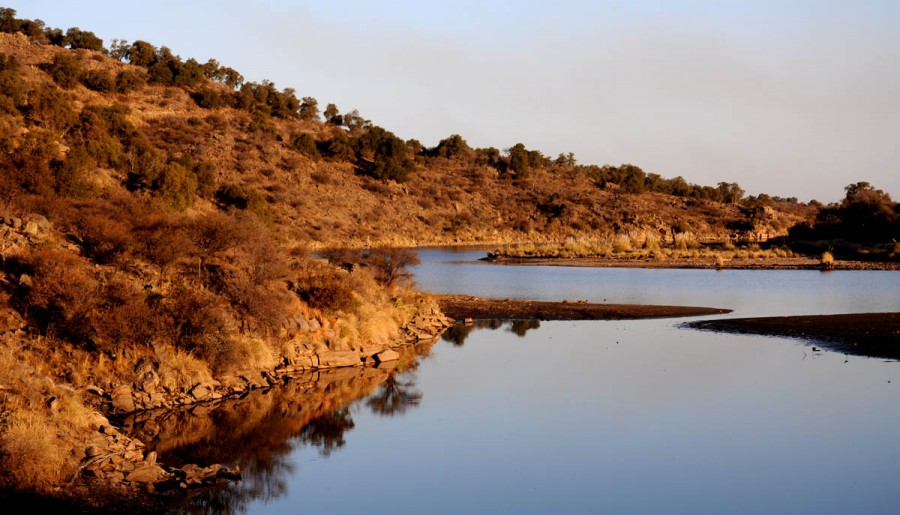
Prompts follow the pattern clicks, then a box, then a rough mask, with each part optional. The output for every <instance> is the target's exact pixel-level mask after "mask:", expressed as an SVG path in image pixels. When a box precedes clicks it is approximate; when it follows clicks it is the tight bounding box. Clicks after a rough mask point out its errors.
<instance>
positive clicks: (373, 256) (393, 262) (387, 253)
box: [366, 247, 419, 287]
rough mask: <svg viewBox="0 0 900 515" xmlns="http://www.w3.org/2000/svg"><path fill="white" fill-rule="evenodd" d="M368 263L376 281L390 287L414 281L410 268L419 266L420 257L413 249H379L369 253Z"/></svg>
mask: <svg viewBox="0 0 900 515" xmlns="http://www.w3.org/2000/svg"><path fill="white" fill-rule="evenodd" d="M366 263H367V264H368V265H369V266H370V267H371V268H372V271H373V273H374V275H375V279H376V280H377V281H378V282H380V283H381V284H383V285H385V286H387V287H390V286H393V285H394V284H397V283H409V282H410V281H411V280H412V272H411V271H410V270H409V267H411V266H416V265H418V264H419V256H418V255H417V254H416V252H415V251H414V250H412V249H404V248H394V247H379V248H376V249H373V250H372V251H371V252H369V254H368V256H367V257H366Z"/></svg>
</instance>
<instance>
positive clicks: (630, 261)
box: [481, 256, 900, 272]
mask: <svg viewBox="0 0 900 515" xmlns="http://www.w3.org/2000/svg"><path fill="white" fill-rule="evenodd" d="M481 261H485V262H487V263H490V264H495V265H514V266H571V267H589V268H660V269H665V268H670V269H707V270H818V271H826V272H827V271H831V270H889V271H894V270H900V262H886V261H835V262H834V265H833V266H832V267H831V268H829V269H824V268H823V266H822V263H821V262H820V261H819V260H818V259H813V258H763V259H754V258H741V259H730V260H726V261H725V262H724V263H722V264H717V263H716V262H715V260H714V259H710V258H668V259H665V260H656V259H650V258H599V257H596V258H595V257H583V258H581V257H580V258H557V257H504V256H501V257H493V258H489V257H485V258H482V259H481Z"/></svg>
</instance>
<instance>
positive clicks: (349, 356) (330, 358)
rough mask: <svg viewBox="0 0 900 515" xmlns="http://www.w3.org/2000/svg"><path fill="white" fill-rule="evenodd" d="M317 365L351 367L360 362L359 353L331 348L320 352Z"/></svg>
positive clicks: (323, 366)
mask: <svg viewBox="0 0 900 515" xmlns="http://www.w3.org/2000/svg"><path fill="white" fill-rule="evenodd" d="M318 356H319V366H320V367H322V368H326V367H352V366H355V365H360V364H362V361H361V360H360V356H359V354H357V353H356V352H355V351H352V350H333V351H326V352H321V353H319V354H318Z"/></svg>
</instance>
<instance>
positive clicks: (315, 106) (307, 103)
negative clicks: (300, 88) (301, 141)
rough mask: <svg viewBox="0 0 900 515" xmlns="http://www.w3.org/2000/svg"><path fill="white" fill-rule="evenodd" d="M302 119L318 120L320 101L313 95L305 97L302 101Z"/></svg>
mask: <svg viewBox="0 0 900 515" xmlns="http://www.w3.org/2000/svg"><path fill="white" fill-rule="evenodd" d="M300 119H301V120H318V119H319V101H318V100H316V99H315V98H313V97H303V101H302V102H301V103H300Z"/></svg>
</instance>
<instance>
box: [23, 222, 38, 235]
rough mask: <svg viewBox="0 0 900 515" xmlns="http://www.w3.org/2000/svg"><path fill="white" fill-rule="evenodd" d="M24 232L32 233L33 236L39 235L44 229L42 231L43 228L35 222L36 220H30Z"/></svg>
mask: <svg viewBox="0 0 900 515" xmlns="http://www.w3.org/2000/svg"><path fill="white" fill-rule="evenodd" d="M23 232H24V233H25V234H30V235H32V236H37V235H38V234H40V233H41V232H42V231H41V228H40V227H38V224H36V223H34V222H28V223H26V224H25V229H24V231H23Z"/></svg>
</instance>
